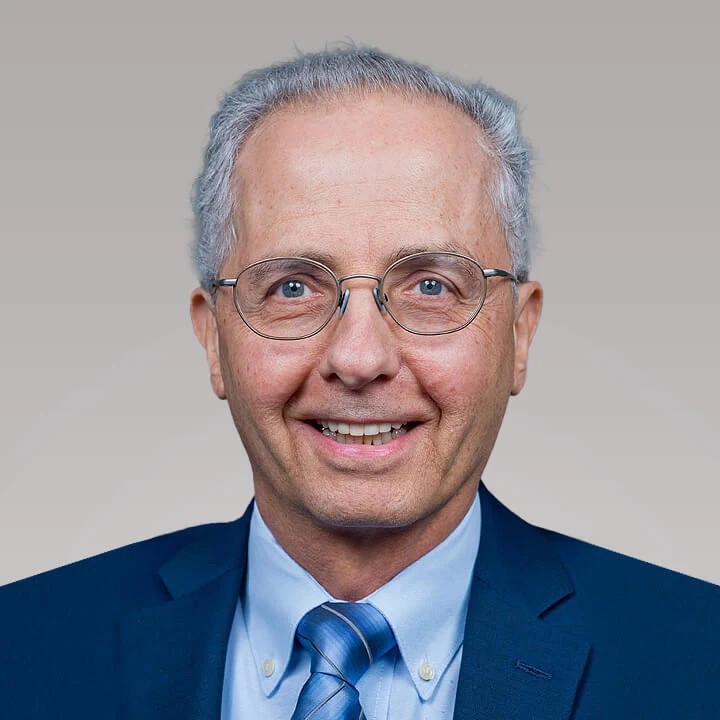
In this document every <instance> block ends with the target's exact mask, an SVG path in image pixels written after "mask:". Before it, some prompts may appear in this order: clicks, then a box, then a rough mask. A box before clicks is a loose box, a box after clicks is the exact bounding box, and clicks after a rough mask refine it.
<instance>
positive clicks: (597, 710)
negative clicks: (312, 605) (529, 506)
mask: <svg viewBox="0 0 720 720" xmlns="http://www.w3.org/2000/svg"><path fill="white" fill-rule="evenodd" d="M480 498H481V504H482V514H483V527H482V539H481V542H480V550H479V554H478V558H477V563H476V567H475V573H474V579H473V585H472V593H471V599H470V607H469V611H468V619H467V627H466V630H465V644H464V649H463V657H462V666H461V670H460V678H459V685H458V691H457V701H456V707H455V718H456V719H457V720H471V719H472V720H568V719H569V718H573V720H591V719H592V720H625V719H626V718H627V719H631V718H632V719H633V720H636V719H639V718H652V719H653V720H712V719H720V649H719V646H720V588H718V587H716V586H714V585H710V584H708V583H704V582H701V581H699V580H694V579H691V578H688V577H686V576H683V575H680V574H678V573H673V572H670V571H668V570H663V569H661V568H658V567H655V566H653V565H649V564H647V563H644V562H641V561H638V560H633V559H630V558H627V557H624V556H621V555H618V554H615V553H612V552H609V551H607V550H602V549H600V548H597V547H594V546H592V545H588V544H587V543H583V542H580V541H578V540H573V539H570V538H568V537H565V536H562V535H559V534H556V533H553V532H549V531H547V530H540V529H538V528H536V527H533V526H531V525H529V524H527V523H526V522H524V521H523V520H521V519H520V518H518V517H517V516H516V515H514V514H513V513H511V512H510V511H509V510H508V509H507V508H505V507H504V506H503V505H501V504H500V503H499V502H498V501H497V500H496V499H495V498H494V497H493V496H492V495H491V494H490V493H489V492H488V491H487V489H486V488H484V487H481V490H480ZM249 518H250V512H249V510H248V512H246V513H245V515H243V517H241V518H240V519H239V520H236V521H235V522H232V523H227V524H215V525H205V526H201V527H196V528H190V529H187V530H181V531H179V532H176V533H172V534H170V535H165V536H162V537H158V538H154V539H152V540H147V541H145V542H141V543H136V544H134V545H130V546H128V547H124V548H120V549H119V550H114V551H112V552H109V553H105V554H103V555H99V556H97V557H94V558H90V559H88V560H83V561H81V562H78V563H74V564H72V565H68V566H66V567H63V568H59V569H57V570H52V571H50V572H47V573H43V574H41V575H37V576H35V577H32V578H29V579H27V580H22V581H20V582H16V583H13V584H11V585H8V586H6V587H5V588H2V589H0V717H2V718H5V719H7V720H26V719H28V718H34V719H35V718H37V720H59V719H60V718H68V720H69V719H72V720H90V719H91V718H92V720H100V719H105V718H109V719H117V720H170V719H172V720H191V719H192V720H205V719H208V720H218V718H219V717H220V702H221V693H222V683H223V672H224V665H225V651H226V646H227V640H228V634H229V632H230V626H231V623H232V619H233V612H234V609H235V604H236V602H237V598H238V593H239V591H240V589H241V587H242V582H243V578H244V573H245V560H246V547H247V534H248V524H249ZM418 592H423V593H432V592H433V588H431V587H418ZM238 720H241V719H238Z"/></svg>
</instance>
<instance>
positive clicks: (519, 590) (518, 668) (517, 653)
mask: <svg viewBox="0 0 720 720" xmlns="http://www.w3.org/2000/svg"><path fill="white" fill-rule="evenodd" d="M480 502H481V507H482V531H481V539H480V548H479V551H478V558H477V562H476V565H475V573H474V578H473V586H472V590H471V596H470V604H469V608H468V617H467V624H466V628H465V640H464V643H463V656H462V663H461V667H460V678H459V683H458V691H457V696H456V701H455V715H454V717H455V719H456V720H518V719H519V718H523V719H525V718H527V719H528V720H530V719H532V720H568V718H570V715H571V713H572V708H573V704H574V701H575V696H576V693H577V690H578V686H579V683H580V681H581V678H582V675H583V671H584V669H585V665H586V663H587V659H588V655H589V652H590V646H589V644H588V643H587V642H586V641H585V639H584V637H583V629H582V627H581V626H580V625H579V624H578V623H577V622H576V621H574V620H572V619H571V616H570V615H568V616H567V617H565V616H563V612H562V606H563V603H564V602H566V601H567V599H568V598H570V597H571V596H572V595H573V593H574V589H573V585H572V582H571V580H570V578H569V577H568V575H567V573H566V572H565V569H564V567H563V566H562V564H561V562H560V559H559V558H558V557H557V555H556V554H555V551H554V549H553V547H552V545H551V543H550V542H549V541H548V539H547V538H546V537H545V536H544V535H543V533H542V532H541V531H540V530H538V529H537V528H534V527H532V526H531V525H528V524H527V523H525V522H524V521H523V520H521V519H520V518H518V517H517V516H516V515H513V514H512V513H511V512H510V511H509V510H507V508H505V507H503V506H502V505H501V504H500V503H499V502H498V501H497V500H496V499H495V498H494V497H493V496H492V495H491V494H490V493H489V491H488V490H487V489H486V488H485V487H484V486H481V488H480Z"/></svg>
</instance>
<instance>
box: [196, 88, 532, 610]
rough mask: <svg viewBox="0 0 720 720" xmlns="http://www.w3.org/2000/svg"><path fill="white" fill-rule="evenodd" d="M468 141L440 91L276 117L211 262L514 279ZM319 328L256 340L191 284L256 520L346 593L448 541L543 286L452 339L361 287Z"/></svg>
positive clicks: (261, 135)
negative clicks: (332, 432)
mask: <svg viewBox="0 0 720 720" xmlns="http://www.w3.org/2000/svg"><path fill="white" fill-rule="evenodd" d="M482 147H483V138H482V136H481V132H480V130H479V129H478V128H477V126H475V125H474V124H473V122H472V121H471V120H470V118H468V117H467V116H465V115H464V114H463V113H462V112H461V111H459V110H457V109H456V108H453V107H451V106H449V105H447V104H446V103H444V102H442V101H440V100H436V99H425V98H414V99H408V98H404V97H401V96H400V95H396V94H389V93H376V94H364V95H363V96H347V95H345V96H341V97H336V98H330V99H326V100H321V101H318V102H316V103H314V104H310V105H304V106H294V107H285V108H282V109H280V110H277V111H275V112H274V113H273V114H272V115H271V116H270V117H269V118H266V119H265V120H264V121H263V123H262V124H261V125H260V127H259V128H257V129H256V130H255V131H254V132H253V134H252V136H251V137H250V138H249V139H248V140H247V142H246V144H245V145H244V146H243V148H242V149H241V151H240V153H239V155H238V157H237V161H236V166H235V169H234V175H233V188H234V191H235V192H236V193H237V204H236V207H237V208H240V209H241V211H239V212H237V213H236V215H235V217H234V223H235V228H236V234H237V237H238V243H237V245H236V247H235V248H234V249H233V251H232V252H231V254H230V256H229V257H228V258H227V260H226V261H225V263H224V264H223V267H222V268H221V272H220V276H221V277H234V276H235V275H237V273H238V272H239V271H240V270H241V269H243V268H244V267H245V266H246V265H248V264H249V263H251V262H253V261H255V260H259V259H262V258H267V257H273V256H280V255H307V254H309V253H314V254H318V253H320V254H322V255H323V256H324V257H325V258H326V260H325V263H326V264H327V265H328V266H329V267H331V269H332V270H333V271H334V272H335V273H336V275H338V276H341V275H345V274H351V273H358V272H365V273H371V274H374V275H381V274H382V273H383V271H384V270H385V268H386V267H387V266H388V265H389V264H390V262H391V261H392V260H393V259H394V258H395V256H396V255H397V254H398V253H399V254H407V253H408V252H412V251H413V250H417V249H428V250H433V249H445V250H447V249H453V250H455V251H456V252H459V253H463V254H466V255H469V256H470V257H473V258H475V259H476V260H478V261H479V262H480V263H481V264H482V265H483V266H484V267H488V268H501V269H506V270H509V269H511V265H510V259H509V257H508V254H507V251H506V248H505V243H504V240H503V237H502V233H501V230H500V227H499V225H498V222H497V219H496V217H495V214H494V212H493V210H492V206H491V203H490V200H489V197H488V185H489V182H490V179H491V178H492V172H493V167H492V164H491V162H490V161H489V159H488V157H487V155H486V154H485V153H484V151H483V149H482ZM346 286H347V287H348V288H350V289H351V294H350V302H349V304H348V308H347V311H346V313H345V315H344V316H343V317H342V318H338V317H334V318H333V319H332V320H331V321H330V323H329V325H328V326H327V327H326V328H325V329H324V330H323V331H322V332H321V333H319V334H318V335H316V336H314V337H312V338H307V339H305V340H297V341H279V340H267V339H265V338H262V337H260V336H258V335H256V334H254V333H253V332H252V331H251V330H250V329H249V328H248V327H247V326H246V325H245V324H244V323H243V322H242V320H241V319H240V317H239V316H238V314H237V312H236V310H235V307H234V305H233V300H232V291H231V290H230V289H221V290H220V291H219V293H218V298H217V304H216V308H215V309H213V306H212V303H211V302H210V298H209V297H208V295H207V293H206V292H205V291H204V290H202V289H201V288H198V289H196V290H195V291H194V292H193V294H192V299H191V315H192V320H193V325H194V328H195V333H196V335H197V337H198V339H199V340H200V342H201V343H202V345H203V346H204V348H205V351H206V355H207V361H208V365H209V369H210V378H211V383H212V387H213V389H214V391H215V393H216V395H217V396H218V397H219V398H221V399H224V400H227V402H228V404H229V407H230V411H231V413H232V416H233V418H234V421H235V425H236V427H237V429H238V432H239V434H240V437H241V439H242V441H243V444H244V445H245V448H246V450H247V453H248V455H249V458H250V462H251V465H252V470H253V480H254V485H255V497H256V502H257V505H258V508H259V510H260V512H261V514H262V516H263V519H264V520H265V522H266V523H267V525H268V526H269V528H270V529H271V531H272V532H273V534H274V535H275V537H276V538H277V540H278V542H279V543H280V544H281V546H282V547H283V548H284V549H285V550H286V552H287V553H288V554H289V555H290V556H291V557H292V558H293V559H294V560H296V561H297V562H298V563H299V564H300V565H301V566H303V567H304V568H305V569H306V570H308V571H309V572H310V573H311V574H312V575H313V576H314V577H315V578H316V579H317V580H318V582H320V583H321V584H322V585H323V586H324V587H325V588H326V589H327V590H328V592H329V593H330V594H331V595H333V596H334V597H336V598H340V599H344V600H358V599H361V598H363V597H365V596H367V595H368V594H369V593H371V592H372V591H374V590H375V589H377V588H378V587H380V586H381V585H383V584H384V583H386V582H387V581H388V580H390V579H391V578H392V577H393V576H394V575H396V574H397V573H398V572H400V571H401V570H402V569H404V568H405V567H407V566H408V565H410V564H411V563H412V562H414V561H415V560H417V559H418V558H419V557H421V556H422V555H424V554H425V553H427V552H428V551H429V550H431V549H432V548H433V547H435V546H436V545H438V544H439V543H440V542H442V540H444V539H445V538H446V537H447V536H448V535H449V534H450V533H451V532H452V530H453V529H454V528H455V527H456V526H457V525H458V523H459V522H460V521H461V520H462V518H463V517H464V515H465V513H466V512H467V510H468V509H469V508H470V506H471V504H472V502H473V499H474V497H475V495H476V493H477V490H478V484H479V481H480V477H481V475H482V472H483V469H484V467H485V465H486V463H487V460H488V458H489V456H490V452H491V450H492V447H493V445H494V443H495V439H496V437H497V433H498V431H499V429H500V425H501V422H502V418H503V415H504V413H505V409H506V406H507V402H508V399H509V397H510V396H511V395H514V394H517V393H519V392H520V390H521V389H522V387H523V384H524V382H525V374H526V367H527V358H528V350H529V347H530V343H531V340H532V337H533V334H534V332H535V329H536V327H537V324H538V321H539V317H540V310H541V305H542V290H541V288H540V286H539V285H538V284H537V283H535V282H526V283H522V284H520V285H519V286H518V297H517V301H514V299H513V294H512V285H511V283H510V282H509V281H507V280H499V279H497V278H495V279H490V280H489V281H488V295H487V299H486V301H485V304H484V305H483V308H482V310H481V312H480V314H479V315H478V317H477V318H476V319H475V320H474V321H473V322H472V323H471V325H470V326H468V327H467V328H465V329H464V330H462V331H460V332H457V333H453V334H449V335H444V336H430V337H421V336H417V335H412V334H410V333H408V332H406V331H404V330H402V329H401V328H400V327H398V326H397V325H396V324H395V323H394V322H393V320H392V319H391V318H390V317H388V315H387V314H381V313H380V312H379V311H378V309H377V307H376V305H375V302H374V300H373V298H372V294H371V289H372V287H373V283H372V281H368V280H364V279H355V280H351V281H348V283H347V285H346ZM313 419H317V420H320V419H336V420H349V421H355V422H372V421H383V420H386V421H401V422H407V421H413V422H416V423H417V425H416V426H415V427H414V428H413V429H412V430H410V431H409V432H408V433H407V434H406V435H404V436H402V437H400V438H398V439H397V440H394V441H393V442H391V443H390V444H388V445H384V446H381V447H368V446H348V445H340V444H339V443H336V442H334V441H332V440H329V439H327V438H325V437H323V436H322V435H321V433H319V432H318V431H317V430H316V429H314V428H313V426H312V425H311V424H310V423H309V422H308V421H310V420H313Z"/></svg>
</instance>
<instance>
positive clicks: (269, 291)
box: [212, 252, 518, 340]
mask: <svg viewBox="0 0 720 720" xmlns="http://www.w3.org/2000/svg"><path fill="white" fill-rule="evenodd" d="M490 277H500V278H508V279H510V280H511V281H512V282H514V283H517V282H518V279H517V277H515V275H513V274H512V273H509V272H507V271H505V270H487V269H485V268H483V267H482V265H480V263H478V262H476V261H475V260H473V259H472V258H469V257H466V256H464V255H458V254H457V253H451V252H421V253H414V254H412V255H407V256H405V257H403V258H401V259H400V260H397V261H395V262H394V263H393V264H392V265H390V267H389V268H388V269H387V270H386V271H385V273H384V274H383V275H382V277H378V276H377V275H367V274H365V273H355V274H353V275H344V276H343V277H340V278H339V277H337V276H336V275H335V273H333V271H332V270H330V268H328V267H326V266H325V265H323V264H322V263H319V262H317V261H315V260H310V259H309V258H302V257H276V258H268V259H267V260H258V261H257V262H254V263H252V264H250V265H248V266H247V267H246V268H245V269H244V270H242V271H241V272H240V273H239V274H238V276H237V277H235V278H218V279H216V280H213V282H212V286H213V292H215V290H216V288H219V287H232V289H233V300H234V301H235V307H236V308H237V311H238V313H239V315H240V317H241V318H242V319H243V321H244V322H245V324H246V325H247V326H248V327H249V328H250V329H251V330H252V331H253V332H255V333H257V334H258V335H260V336H262V337H264V338H268V339H270V340H303V339H304V338H309V337H312V336H313V335H316V334H317V333H319V332H320V331H321V330H322V329H323V328H324V327H325V326H326V325H327V324H328V323H329V322H330V319H331V318H332V317H333V315H334V314H335V311H336V310H339V314H340V316H341V317H342V315H343V314H344V312H345V309H346V308H347V303H348V299H349V297H350V290H349V289H347V288H346V289H344V290H343V287H342V285H343V283H344V282H345V281H347V280H352V279H355V278H367V279H368V280H374V281H375V283H376V285H375V287H373V289H372V293H373V297H374V298H375V303H376V304H377V307H378V310H380V312H387V313H388V314H389V315H390V317H391V318H392V319H393V320H394V321H395V322H396V323H397V324H398V325H399V326H400V327H401V328H403V330H407V331H408V332H410V333H413V334H415V335H446V334H447V333H453V332H457V331H458V330H462V329H463V328H464V327H467V326H468V325H469V324H470V323H471V322H472V321H473V320H474V319H475V317H476V316H477V314H478V313H479V312H480V308H481V307H482V306H483V302H484V301H485V296H486V293H487V278H490Z"/></svg>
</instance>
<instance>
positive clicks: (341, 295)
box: [210, 251, 520, 340]
mask: <svg viewBox="0 0 720 720" xmlns="http://www.w3.org/2000/svg"><path fill="white" fill-rule="evenodd" d="M429 255H433V256H437V255H442V256H444V257H455V258H459V259H461V260H467V261H469V262H471V263H472V264H473V265H475V266H476V267H478V268H479V269H480V271H481V273H482V276H483V291H482V296H481V298H480V302H479V303H478V305H477V307H476V308H475V310H474V311H473V313H472V315H471V316H470V318H469V319H468V320H467V321H466V322H465V323H463V324H462V325H460V327H456V328H453V329H452V330H440V331H432V332H429V331H420V330H411V329H410V328H409V327H407V326H406V325H403V323H401V322H400V321H399V320H398V319H397V318H396V317H395V315H394V313H393V311H392V307H390V305H388V304H387V303H388V300H389V298H388V297H387V295H386V294H385V293H384V291H383V284H384V282H385V278H386V277H387V276H388V274H389V273H390V272H391V271H392V270H393V269H394V268H395V267H397V266H398V265H400V264H402V263H404V262H406V261H407V260H413V259H415V258H422V257H425V256H429ZM274 260H302V261H303V262H306V263H309V264H310V265H314V266H315V267H318V268H320V269H321V270H324V271H325V272H327V273H329V275H330V276H331V277H332V278H333V279H334V280H335V285H336V286H337V301H336V302H335V303H334V305H333V309H332V311H331V312H329V313H328V316H327V318H326V319H325V321H324V322H323V323H322V325H320V327H319V328H317V329H316V330H313V331H312V332H310V333H305V335H298V336H297V337H278V336H277V335H268V334H267V333H264V332H261V331H260V330H258V329H257V328H256V327H253V326H252V325H251V324H250V322H249V320H248V319H247V317H245V314H244V313H243V311H242V308H241V307H240V303H239V302H238V297H237V287H238V282H239V280H240V276H241V275H243V274H244V273H246V272H247V271H248V270H251V269H252V268H254V267H257V266H258V265H262V264H264V263H268V262H272V261H274ZM491 277H499V278H507V279H509V280H511V281H512V282H513V283H516V284H517V283H519V282H520V281H519V280H518V278H517V277H516V276H515V275H514V274H513V273H511V272H508V271H507V270H498V269H497V268H484V267H483V266H482V265H481V264H480V263H479V262H478V261H477V260H474V259H473V258H471V257H468V256H467V255H462V254H461V253H454V252H432V251H428V252H419V253H412V254H410V255H405V256H403V257H401V258H399V259H398V260H395V262H393V263H391V264H390V266H389V267H388V268H387V269H386V270H385V272H384V273H383V274H382V275H369V274H367V273H353V274H352V275H343V276H342V277H338V276H337V275H336V274H335V273H334V272H333V271H332V270H331V269H330V268H329V267H328V266H327V265H323V263H321V262H318V261H317V260H311V259H310V258H306V257H302V256H279V257H270V258H263V259H262V260H256V261H255V262H253V263H250V265H248V266H247V267H244V268H243V269H242V270H241V271H240V272H239V273H238V274H237V275H236V276H235V277H234V278H216V279H215V280H213V281H212V282H211V283H210V286H211V288H212V291H211V292H212V294H213V297H214V296H215V291H216V290H217V288H221V287H232V289H233V302H234V304H235V309H236V310H237V313H238V315H240V318H241V319H242V321H243V322H244V323H245V324H246V325H247V326H248V328H250V330H252V331H253V332H254V333H255V334H256V335H259V336H260V337H263V338H266V339H268V340H305V339H306V338H310V337H313V335H317V334H318V333H319V332H320V331H321V330H323V329H324V328H325V326H326V325H327V324H328V323H329V322H330V320H332V318H333V316H334V315H335V312H336V311H337V310H338V309H339V310H340V315H339V316H340V317H342V316H343V314H344V313H345V308H346V307H347V304H348V300H349V298H350V289H349V288H345V290H343V287H342V284H343V283H344V282H345V281H346V280H354V279H355V278H366V279H368V280H374V281H375V283H376V285H375V287H374V288H373V289H372V293H373V297H374V298H375V303H376V305H377V306H378V310H380V312H381V313H382V312H386V311H387V313H388V315H390V317H391V318H392V319H393V320H394V321H395V323H396V324H397V325H399V326H400V327H401V328H402V329H403V330H405V331H406V332H409V333H412V334H413V335H425V336H427V335H449V334H450V333H455V332H458V331H460V330H463V329H464V328H466V327H467V326H468V325H469V324H470V323H471V322H472V321H473V320H474V319H475V318H476V317H477V316H478V314H479V312H480V310H481V309H482V306H483V305H484V304H485V298H486V297H487V279H488V278H491Z"/></svg>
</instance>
